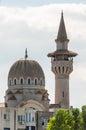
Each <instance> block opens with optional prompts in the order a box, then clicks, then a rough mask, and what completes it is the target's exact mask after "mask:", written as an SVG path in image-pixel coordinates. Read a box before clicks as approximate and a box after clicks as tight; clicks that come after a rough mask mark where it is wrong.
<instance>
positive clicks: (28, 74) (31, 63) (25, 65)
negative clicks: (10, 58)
mask: <svg viewBox="0 0 86 130" xmlns="http://www.w3.org/2000/svg"><path fill="white" fill-rule="evenodd" d="M20 78H23V80H24V83H25V80H27V79H28V78H29V80H31V81H32V82H33V81H34V80H35V79H37V81H38V82H39V84H42V82H43V83H44V82H45V81H44V80H45V76H44V72H43V70H42V68H41V66H40V65H39V63H38V62H36V61H35V60H30V59H20V60H18V61H16V62H15V63H14V64H13V65H12V67H11V68H10V71H9V74H8V85H10V86H11V85H13V82H15V83H14V84H15V85H16V84H17V83H16V82H17V81H18V80H19V79H20ZM15 80H16V81H15ZM40 80H41V81H40ZM10 82H11V83H10ZM18 84H19V82H18Z"/></svg>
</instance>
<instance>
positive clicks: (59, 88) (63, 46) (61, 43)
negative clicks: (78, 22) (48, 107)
mask: <svg viewBox="0 0 86 130" xmlns="http://www.w3.org/2000/svg"><path fill="white" fill-rule="evenodd" d="M55 42H56V51H54V52H52V53H49V54H48V57H51V64H52V72H53V73H54V74H55V104H59V105H61V107H64V108H69V75H70V73H71V72H72V71H73V57H75V56H76V55H77V53H75V52H72V51H69V50H68V42H69V39H68V38H67V33H66V28H65V23H64V17H63V12H62V13H61V20H60V26H59V30H58V35H57V38H56V40H55Z"/></svg>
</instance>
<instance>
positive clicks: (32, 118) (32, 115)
mask: <svg viewBox="0 0 86 130" xmlns="http://www.w3.org/2000/svg"><path fill="white" fill-rule="evenodd" d="M34 121H35V113H26V122H34Z"/></svg>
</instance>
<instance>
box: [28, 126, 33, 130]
mask: <svg viewBox="0 0 86 130" xmlns="http://www.w3.org/2000/svg"><path fill="white" fill-rule="evenodd" d="M26 130H35V126H27V127H26Z"/></svg>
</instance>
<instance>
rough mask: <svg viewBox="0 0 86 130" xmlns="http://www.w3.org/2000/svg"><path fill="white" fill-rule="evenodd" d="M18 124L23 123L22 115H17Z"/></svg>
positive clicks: (23, 117)
mask: <svg viewBox="0 0 86 130" xmlns="http://www.w3.org/2000/svg"><path fill="white" fill-rule="evenodd" d="M18 122H20V123H23V122H25V116H24V115H18Z"/></svg>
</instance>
